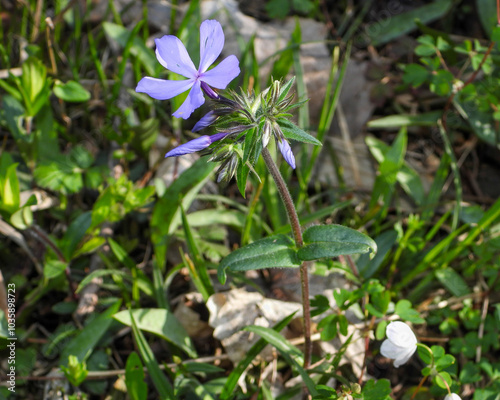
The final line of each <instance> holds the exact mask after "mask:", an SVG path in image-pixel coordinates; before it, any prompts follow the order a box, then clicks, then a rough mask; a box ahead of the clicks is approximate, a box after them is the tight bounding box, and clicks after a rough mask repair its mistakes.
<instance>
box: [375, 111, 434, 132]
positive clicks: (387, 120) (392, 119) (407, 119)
mask: <svg viewBox="0 0 500 400" xmlns="http://www.w3.org/2000/svg"><path fill="white" fill-rule="evenodd" d="M442 116H443V112H442V111H432V112H428V113H422V114H416V115H407V114H400V115H389V116H387V117H383V118H378V119H374V120H371V121H369V122H368V124H367V126H368V128H373V129H399V128H401V127H403V126H435V125H437V122H438V120H439V118H441V117H442Z"/></svg>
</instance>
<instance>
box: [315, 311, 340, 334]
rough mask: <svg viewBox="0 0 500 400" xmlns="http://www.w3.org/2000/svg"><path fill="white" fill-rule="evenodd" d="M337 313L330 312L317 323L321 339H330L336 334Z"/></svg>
mask: <svg viewBox="0 0 500 400" xmlns="http://www.w3.org/2000/svg"><path fill="white" fill-rule="evenodd" d="M337 323H338V315H336V314H330V315H327V316H326V317H325V318H323V319H322V320H321V321H320V322H319V323H318V329H319V330H320V331H321V340H323V341H328V340H332V339H334V338H335V337H336V336H337V331H338V329H337Z"/></svg>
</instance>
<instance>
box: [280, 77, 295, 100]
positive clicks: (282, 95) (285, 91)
mask: <svg viewBox="0 0 500 400" xmlns="http://www.w3.org/2000/svg"><path fill="white" fill-rule="evenodd" d="M294 82H295V76H294V77H292V78H291V79H290V80H289V81H288V82H287V83H285V84H284V85H283V86H282V87H281V90H280V95H279V97H278V103H279V102H281V101H283V100H285V98H286V96H287V94H288V92H290V89H291V88H292V86H293V84H294Z"/></svg>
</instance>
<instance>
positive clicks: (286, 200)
mask: <svg viewBox="0 0 500 400" xmlns="http://www.w3.org/2000/svg"><path fill="white" fill-rule="evenodd" d="M262 157H263V158H264V161H265V163H266V166H267V169H268V170H269V173H270V174H271V176H272V177H273V179H274V182H275V183H276V186H277V188H278V192H279V194H280V196H281V200H282V201H283V204H284V205H285V209H286V213H287V215H288V220H289V221H290V226H291V227H292V232H293V238H294V239H295V245H296V246H297V247H302V246H303V245H304V242H303V240H302V230H301V229H300V222H299V217H298V215H297V210H296V209H295V205H294V204H293V200H292V196H291V195H290V192H289V191H288V188H287V186H286V183H285V181H284V180H283V177H282V176H281V174H280V171H279V169H278V167H277V166H276V163H275V162H274V160H273V158H272V157H271V154H270V153H269V150H267V148H265V147H264V148H263V149H262ZM300 283H301V288H302V307H303V314H304V368H308V367H309V366H310V365H311V353H312V342H311V313H310V304H309V276H308V274H307V263H306V262H305V261H304V262H302V265H301V266H300Z"/></svg>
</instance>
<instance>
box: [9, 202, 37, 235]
mask: <svg viewBox="0 0 500 400" xmlns="http://www.w3.org/2000/svg"><path fill="white" fill-rule="evenodd" d="M10 223H11V224H12V225H13V226H14V227H16V228H17V229H19V230H24V229H28V228H29V227H30V226H31V225H33V212H32V211H31V208H30V207H29V206H26V207H22V208H20V209H19V210H17V211H16V212H15V213H14V214H12V215H11V217H10Z"/></svg>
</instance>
